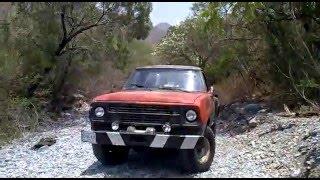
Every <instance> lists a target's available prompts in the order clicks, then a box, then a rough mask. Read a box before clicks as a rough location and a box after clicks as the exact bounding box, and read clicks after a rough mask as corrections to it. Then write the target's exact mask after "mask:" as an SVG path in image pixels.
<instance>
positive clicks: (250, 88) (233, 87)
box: [214, 74, 255, 104]
mask: <svg viewBox="0 0 320 180" xmlns="http://www.w3.org/2000/svg"><path fill="white" fill-rule="evenodd" d="M214 87H215V90H216V91H217V93H218V95H219V99H220V102H221V104H228V103H230V102H232V101H234V100H239V99H246V98H248V97H250V96H251V95H252V94H253V92H254V87H255V85H254V83H253V81H250V79H249V78H248V77H244V78H243V77H242V76H241V75H239V74H234V75H231V76H229V77H228V78H227V79H226V80H224V81H221V82H219V83H217V84H215V85H214Z"/></svg>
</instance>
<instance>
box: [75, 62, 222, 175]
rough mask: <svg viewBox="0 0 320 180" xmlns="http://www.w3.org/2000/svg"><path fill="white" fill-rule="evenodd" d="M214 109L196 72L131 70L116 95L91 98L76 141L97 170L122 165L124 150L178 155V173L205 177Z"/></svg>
mask: <svg viewBox="0 0 320 180" xmlns="http://www.w3.org/2000/svg"><path fill="white" fill-rule="evenodd" d="M218 104H219V103H218V98H217V95H216V94H215V93H214V91H213V88H212V86H211V87H210V88H208V87H207V85H206V81H205V77H204V75H203V73H202V71H201V69H200V68H199V67H194V66H179V65H156V66H146V67H140V68H136V70H135V71H134V72H133V73H132V74H131V76H130V77H129V79H128V80H127V82H126V83H125V85H124V87H123V88H122V90H120V91H118V92H112V93H108V94H103V95H100V96H97V97H96V98H94V100H93V102H92V103H91V108H90V111H89V119H90V122H91V130H90V131H82V132H81V139H82V141H83V142H89V143H92V147H93V153H94V155H95V156H96V158H97V159H98V160H99V161H100V162H101V163H102V164H118V163H122V162H124V161H126V160H127V158H128V153H129V149H130V148H133V149H135V148H141V147H142V148H163V149H176V150H178V152H179V157H180V158H181V160H182V163H181V165H182V168H183V169H184V170H187V171H189V172H203V171H207V170H208V169H209V168H210V166H211V163H212V161H213V156H214V153H215V118H216V116H217V115H218V109H219V108H218Z"/></svg>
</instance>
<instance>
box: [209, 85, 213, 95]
mask: <svg viewBox="0 0 320 180" xmlns="http://www.w3.org/2000/svg"><path fill="white" fill-rule="evenodd" d="M208 93H210V94H213V93H214V88H213V86H210V89H209V92H208Z"/></svg>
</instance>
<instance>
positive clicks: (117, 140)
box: [107, 132, 125, 146]
mask: <svg viewBox="0 0 320 180" xmlns="http://www.w3.org/2000/svg"><path fill="white" fill-rule="evenodd" d="M107 134H108V137H109V139H110V141H111V142H112V144H113V145H117V146H125V144H124V142H123V139H122V137H121V135H120V133H118V132H107Z"/></svg>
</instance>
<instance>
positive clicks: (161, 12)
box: [150, 2, 193, 26]
mask: <svg viewBox="0 0 320 180" xmlns="http://www.w3.org/2000/svg"><path fill="white" fill-rule="evenodd" d="M192 4H193V2H152V12H151V14H150V18H151V22H152V24H153V26H155V25H157V24H159V23H161V22H166V23H169V24H170V25H173V26H174V25H177V24H179V23H180V22H181V21H183V20H185V19H186V18H187V17H188V16H189V15H191V14H192V12H191V9H190V8H191V7H192Z"/></svg>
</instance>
